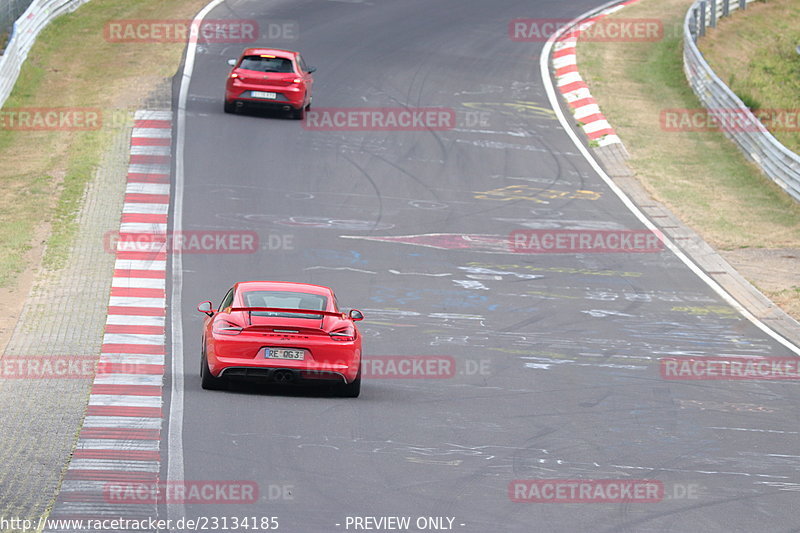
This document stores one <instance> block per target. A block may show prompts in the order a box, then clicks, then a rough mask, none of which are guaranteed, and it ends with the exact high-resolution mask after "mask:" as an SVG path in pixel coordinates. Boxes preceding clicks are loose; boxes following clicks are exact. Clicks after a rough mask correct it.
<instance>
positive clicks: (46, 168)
mask: <svg viewBox="0 0 800 533" xmlns="http://www.w3.org/2000/svg"><path fill="white" fill-rule="evenodd" d="M204 3H205V2H204V0H174V1H172V2H162V1H161V0H137V1H136V2H130V1H129V0H102V1H100V0H96V1H93V2H89V3H87V4H85V5H84V6H82V7H81V8H80V9H78V10H77V11H75V12H74V13H72V14H68V15H64V16H62V17H59V18H58V19H56V20H55V21H53V22H52V23H51V24H50V25H49V26H48V27H47V28H45V29H44V31H42V33H40V35H39V37H38V38H37V41H36V43H35V45H34V47H33V49H32V50H31V53H30V54H29V55H28V59H27V61H26V62H25V64H24V65H23V68H22V71H21V73H20V76H19V79H18V81H17V83H16V85H15V87H14V91H13V92H12V94H11V96H10V97H9V99H8V101H7V102H6V104H5V106H4V110H6V111H7V110H10V109H13V108H20V107H46V108H58V107H73V106H74V107H92V108H98V109H99V110H101V112H102V113H103V115H104V125H103V127H102V128H101V129H99V130H95V131H85V132H84V131H12V130H7V129H6V130H0V158H2V160H3V162H4V165H2V166H0V288H2V287H9V286H13V285H14V283H15V281H16V280H17V279H18V276H19V274H20V273H21V272H22V271H24V270H26V269H28V268H30V267H31V266H32V265H31V263H32V262H35V261H36V260H37V258H36V257H32V256H31V254H30V252H31V250H32V248H34V247H35V246H38V245H39V243H38V242H37V241H36V240H35V236H36V235H37V234H39V233H41V232H42V230H44V233H45V234H46V237H45V244H46V245H45V251H44V255H43V258H42V261H43V264H44V265H45V266H46V267H47V268H50V269H57V268H59V267H61V266H63V265H64V264H65V261H66V259H67V258H68V256H69V252H70V249H71V248H72V243H73V241H74V237H75V235H76V232H77V222H76V216H77V214H78V213H79V212H80V209H81V205H82V201H83V197H84V194H85V191H86V187H87V184H88V183H90V182H91V180H92V179H93V177H94V175H95V172H96V171H97V168H98V166H99V164H100V161H101V158H102V156H103V154H104V153H105V151H106V150H107V149H108V147H109V146H110V143H111V141H112V139H113V138H114V137H115V135H117V134H118V133H119V131H120V129H119V128H120V126H123V125H125V124H120V123H119V122H120V121H114V123H109V122H111V121H107V120H106V119H108V118H109V117H110V116H111V115H112V114H113V115H115V116H116V117H119V116H120V115H122V116H128V115H129V114H130V113H131V112H132V111H134V110H135V109H136V108H137V106H138V105H139V104H140V102H142V101H143V100H144V98H145V97H146V96H147V94H148V93H149V92H150V90H152V89H153V88H154V87H155V85H156V84H157V83H158V82H159V81H161V80H164V79H165V78H168V77H170V76H172V75H173V74H174V72H175V70H176V69H177V66H178V64H179V62H180V56H181V52H182V50H183V44H181V43H168V44H125V43H109V42H106V41H105V39H104V37H103V28H104V26H105V24H106V23H107V22H108V21H110V20H114V19H147V18H156V19H189V18H191V17H193V16H194V14H195V13H196V11H197V10H198V9H199V8H200V7H201V6H202V5H203V4H204ZM109 58H114V59H113V61H110V60H109ZM122 122H125V121H122Z"/></svg>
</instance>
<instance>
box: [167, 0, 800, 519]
mask: <svg viewBox="0 0 800 533" xmlns="http://www.w3.org/2000/svg"><path fill="white" fill-rule="evenodd" d="M596 5H597V3H596V2H592V1H586V0H583V1H575V2H572V1H571V2H561V1H541V0H526V1H522V0H501V1H497V2H489V1H474V0H436V1H431V0H402V1H392V0H370V1H364V2H358V1H354V0H351V1H323V0H294V1H292V2H264V1H254V0H247V1H233V2H227V3H225V4H223V5H221V6H219V7H217V8H215V9H214V10H213V11H211V13H210V14H209V16H208V18H210V19H221V18H231V19H242V18H244V19H250V18H254V19H257V20H258V21H259V22H260V24H261V26H262V28H263V27H266V25H267V24H268V23H269V22H271V21H275V20H285V21H286V20H288V21H295V22H297V24H298V26H299V30H300V33H299V35H300V37H299V39H297V40H296V41H293V42H285V41H280V40H278V41H271V42H265V43H264V44H273V45H275V46H279V47H281V46H282V47H287V48H292V49H297V50H300V51H301V52H302V53H303V55H304V57H305V59H306V61H307V63H308V64H310V65H314V66H316V67H318V71H317V72H316V73H315V79H316V85H315V89H314V107H315V108H329V107H345V108H352V107H398V106H411V107H415V106H416V107H446V108H452V109H453V110H454V111H455V113H456V116H457V120H458V126H457V127H456V128H455V129H453V130H449V131H421V132H398V131H392V132H380V131H357V132H341V131H311V130H308V129H305V128H304V127H303V126H302V124H301V123H300V122H298V121H292V120H288V119H284V118H281V117H280V116H275V115H269V114H267V115H264V114H261V115H225V114H223V112H222V99H221V98H222V94H223V84H224V79H225V76H226V74H227V72H228V70H229V67H228V66H227V64H226V62H225V60H226V59H227V58H230V57H236V56H237V55H238V54H239V53H240V52H241V48H242V45H236V44H234V45H231V44H211V45H203V46H201V47H200V48H199V49H198V54H197V56H196V64H195V68H194V72H193V77H192V79H191V84H190V86H189V92H188V101H187V110H186V139H185V158H184V163H185V183H184V190H183V191H182V192H183V197H182V198H183V219H182V221H181V223H182V227H183V230H184V231H188V230H199V231H206V230H231V231H241V230H251V231H255V232H258V234H259V236H260V241H261V244H262V249H261V250H260V251H259V252H258V253H255V254H226V253H213V254H184V255H183V258H182V261H183V263H182V265H183V279H182V290H181V299H180V301H173V302H171V305H173V306H180V309H181V316H182V323H181V324H180V325H179V326H180V327H179V329H180V330H182V333H183V357H184V369H183V370H184V382H183V392H184V397H183V407H184V412H183V424H182V438H181V439H180V441H179V442H178V443H174V442H173V446H171V447H170V448H169V449H168V448H167V446H166V444H167V441H165V442H164V446H165V448H164V456H165V457H166V456H167V455H168V457H169V458H168V460H169V461H175V460H176V457H178V458H180V457H182V458H183V475H184V478H185V479H186V480H222V481H224V480H242V481H253V482H256V483H257V484H258V485H259V486H260V499H259V501H258V502H257V503H255V504H221V503H220V504H216V505H214V504H212V505H208V504H206V505H186V506H185V508H183V509H179V512H180V513H181V514H184V515H186V516H191V517H197V516H206V517H210V516H218V517H220V516H275V517H278V518H279V523H280V529H279V530H280V531H287V532H328V531H331V532H332V531H346V530H348V529H346V527H345V526H346V523H347V522H346V520H347V517H348V516H350V517H353V516H359V517H364V516H372V517H387V516H408V517H411V519H412V523H413V521H415V520H416V518H417V517H452V518H454V522H453V526H452V527H453V529H454V530H457V531H465V532H477V533H487V532H499V531H502V532H520V533H522V532H524V533H529V532H531V531H763V530H771V531H788V530H792V529H793V528H796V527H797V519H796V512H795V508H796V501H797V493H796V492H795V491H796V490H797V489H798V487H800V471H799V470H800V461H799V460H798V452H797V450H798V444H800V439H798V432H799V431H800V424H798V418H797V409H796V406H797V399H798V389H797V385H796V384H795V383H793V382H783V383H781V382H764V381H759V382H752V381H750V382H742V381H738V382H737V381H671V380H664V379H662V378H661V377H660V374H659V365H658V359H659V358H660V357H668V356H681V355H693V356H717V357H729V356H748V355H750V356H774V357H787V356H790V355H791V354H790V353H789V352H788V350H787V349H786V348H784V347H781V346H780V345H779V344H778V343H777V342H775V341H774V340H772V339H770V338H769V337H768V336H766V335H765V334H764V333H763V332H761V331H760V330H759V329H757V328H756V327H755V326H754V325H753V324H751V323H750V322H748V321H747V320H745V319H744V318H742V317H741V316H739V315H738V314H736V312H735V311H734V310H733V309H732V308H731V307H730V306H728V305H727V304H726V303H725V302H724V301H723V300H722V299H721V298H720V297H719V296H717V295H716V294H715V293H714V292H713V291H712V290H711V289H710V288H709V287H707V286H706V285H705V284H704V283H703V282H702V281H701V280H700V279H699V278H698V277H697V276H696V275H694V274H693V273H692V272H690V271H689V269H688V268H686V266H685V265H684V264H683V263H681V262H680V261H679V260H678V259H677V258H676V257H675V256H674V255H673V254H672V253H670V252H669V251H663V252H660V253H639V254H620V253H613V254H612V253H609V254H594V253H586V254H574V253H573V254H519V253H517V254H514V253H495V252H497V250H496V249H493V248H492V245H491V242H490V243H489V244H486V243H485V241H480V242H477V241H475V240H474V239H473V240H472V241H470V242H471V244H468V245H467V246H466V247H465V248H457V249H442V248H435V247H430V246H421V245H418V244H404V243H398V242H386V241H381V240H374V239H372V238H374V237H384V236H407V235H421V234H454V235H455V237H437V238H436V240H435V243H437V244H439V245H441V243H443V242H445V243H450V244H448V246H449V245H452V243H460V244H459V246H463V245H464V244H463V243H464V242H467V241H465V240H464V239H462V238H461V237H459V236H460V235H484V236H486V235H488V236H495V237H498V238H505V237H507V236H508V235H509V234H510V233H511V232H512V231H514V230H518V229H538V228H562V229H563V228H567V229H641V228H642V227H643V226H642V224H641V222H639V221H638V220H637V219H636V218H635V217H634V216H633V215H632V214H631V213H630V212H628V210H626V209H625V207H624V206H623V204H622V203H621V202H620V200H619V199H618V198H617V197H616V196H614V195H613V193H612V192H611V191H610V189H608V187H607V186H605V185H604V183H603V182H602V180H601V179H600V178H599V177H598V176H597V175H596V174H595V173H594V172H593V171H592V169H591V167H590V166H589V164H588V163H587V162H586V161H585V160H584V159H583V157H581V156H580V155H579V153H578V151H577V149H576V147H575V146H574V145H573V144H572V142H571V141H570V139H569V137H568V136H567V135H566V133H565V132H564V131H563V130H562V129H561V127H560V126H559V123H558V122H557V120H556V119H555V116H554V115H553V113H552V111H550V107H549V104H548V102H547V98H546V96H545V92H544V87H543V84H542V80H541V79H540V75H539V69H538V58H539V52H540V51H541V48H542V45H543V43H536V42H529V43H520V42H514V41H512V40H511V39H510V38H509V37H508V30H507V28H508V22H509V21H510V20H511V19H514V18H518V17H542V18H558V19H570V18H572V17H574V16H577V15H578V14H580V13H582V12H584V11H586V10H588V9H590V8H592V7H595V6H596ZM481 121H482V123H480V122H481ZM476 122H479V123H477V124H476ZM179 192H180V191H179ZM492 238H494V237H490V238H489V241H491V239H492ZM279 242H280V243H281V244H280V245H279V244H278V243H279ZM425 242H426V243H428V244H430V243H431V241H425ZM492 242H493V241H492ZM482 243H483V244H482ZM250 279H271V280H292V281H301V282H309V283H317V284H322V285H329V286H332V287H334V289H335V290H336V292H337V295H338V298H339V301H340V304H342V305H343V306H344V307H348V308H349V307H355V308H359V309H361V310H362V311H364V313H365V314H366V316H367V320H366V321H364V322H362V323H361V324H362V326H361V331H362V334H363V336H364V348H365V354H366V355H367V356H404V357H407V356H422V355H433V356H444V357H452V358H453V360H454V361H455V362H456V368H457V372H456V373H455V374H454V375H452V376H450V377H439V378H434V377H433V376H429V377H428V379H424V378H423V379H379V378H374V379H365V380H364V385H363V388H362V394H361V397H360V398H358V399H340V398H332V397H330V396H328V395H326V394H324V393H321V392H317V391H313V390H311V391H307V390H302V389H301V390H294V389H280V388H264V387H256V386H251V385H240V386H237V387H235V388H233V389H232V390H228V391H220V392H211V391H203V390H201V388H200V379H199V375H198V369H199V362H200V328H201V322H202V316H201V315H200V314H199V313H197V312H196V310H195V306H196V305H197V303H199V302H200V301H202V300H206V299H211V300H213V301H214V303H215V304H218V303H219V301H220V299H221V298H222V296H223V294H224V293H225V291H226V290H227V289H228V288H229V287H230V286H231V285H232V284H233V283H234V282H236V281H240V280H250ZM172 377H173V378H174V376H172ZM168 401H169V399H168ZM164 475H165V476H166V475H167V474H166V470H165V474H164ZM542 478H552V479H654V480H660V481H661V482H663V484H664V488H665V498H664V499H663V500H662V501H661V502H658V503H591V504H585V503H584V504H581V503H547V504H545V503H515V502H512V501H511V499H510V498H509V493H508V488H509V484H510V483H511V482H513V481H514V480H518V479H542ZM277 487H279V488H277ZM284 488H287V490H289V491H290V492H291V496H290V497H287V496H286V495H285V494H283V493H282V492H281V493H280V495H278V492H279V491H281V490H283V489H284ZM173 512H174V510H173ZM445 523H447V522H445ZM337 524H338V525H337ZM349 530H350V531H353V530H354V529H353V527H352V526H351V527H350V529H349ZM410 530H411V531H416V530H417V529H414V528H412V529H410Z"/></svg>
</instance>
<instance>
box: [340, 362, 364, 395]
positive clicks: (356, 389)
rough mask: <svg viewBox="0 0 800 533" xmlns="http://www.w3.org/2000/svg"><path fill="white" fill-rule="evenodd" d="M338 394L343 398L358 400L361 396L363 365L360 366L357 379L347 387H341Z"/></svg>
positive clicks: (346, 385)
mask: <svg viewBox="0 0 800 533" xmlns="http://www.w3.org/2000/svg"><path fill="white" fill-rule="evenodd" d="M337 392H338V395H339V396H340V397H342V398H358V395H359V394H361V365H359V366H358V374H356V379H354V380H353V381H351V382H350V383H347V384H345V385H340V386H339V390H338V391H337Z"/></svg>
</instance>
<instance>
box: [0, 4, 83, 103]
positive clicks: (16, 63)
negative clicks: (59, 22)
mask: <svg viewBox="0 0 800 533" xmlns="http://www.w3.org/2000/svg"><path fill="white" fill-rule="evenodd" d="M88 1H89V0H33V2H32V3H31V5H30V6H29V7H28V9H26V10H25V13H23V14H22V16H21V17H20V18H19V19H17V21H16V22H15V23H14V29H13V30H12V33H11V39H9V41H8V46H7V47H6V49H5V51H4V52H3V55H2V56H0V107H2V106H3V104H5V102H6V99H7V98H8V95H9V94H11V90H12V89H13V88H14V84H15V83H16V82H17V77H19V71H20V68H22V63H24V62H25V59H26V58H27V57H28V52H30V50H31V47H32V46H33V43H34V41H36V37H37V36H38V35H39V32H41V31H42V30H43V29H44V27H45V26H47V25H48V24H49V23H50V21H52V20H53V19H55V18H56V17H58V16H59V15H62V14H64V13H69V12H71V11H75V10H76V9H77V8H78V7H80V6H81V5H83V4H85V3H86V2H88Z"/></svg>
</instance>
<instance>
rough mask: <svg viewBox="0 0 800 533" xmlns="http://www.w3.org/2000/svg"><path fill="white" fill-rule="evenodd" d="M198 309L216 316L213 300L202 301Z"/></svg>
mask: <svg viewBox="0 0 800 533" xmlns="http://www.w3.org/2000/svg"><path fill="white" fill-rule="evenodd" d="M197 310H198V311H200V312H201V313H205V314H207V315H208V316H214V308H213V307H211V302H201V303H200V305H198V306H197Z"/></svg>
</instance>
